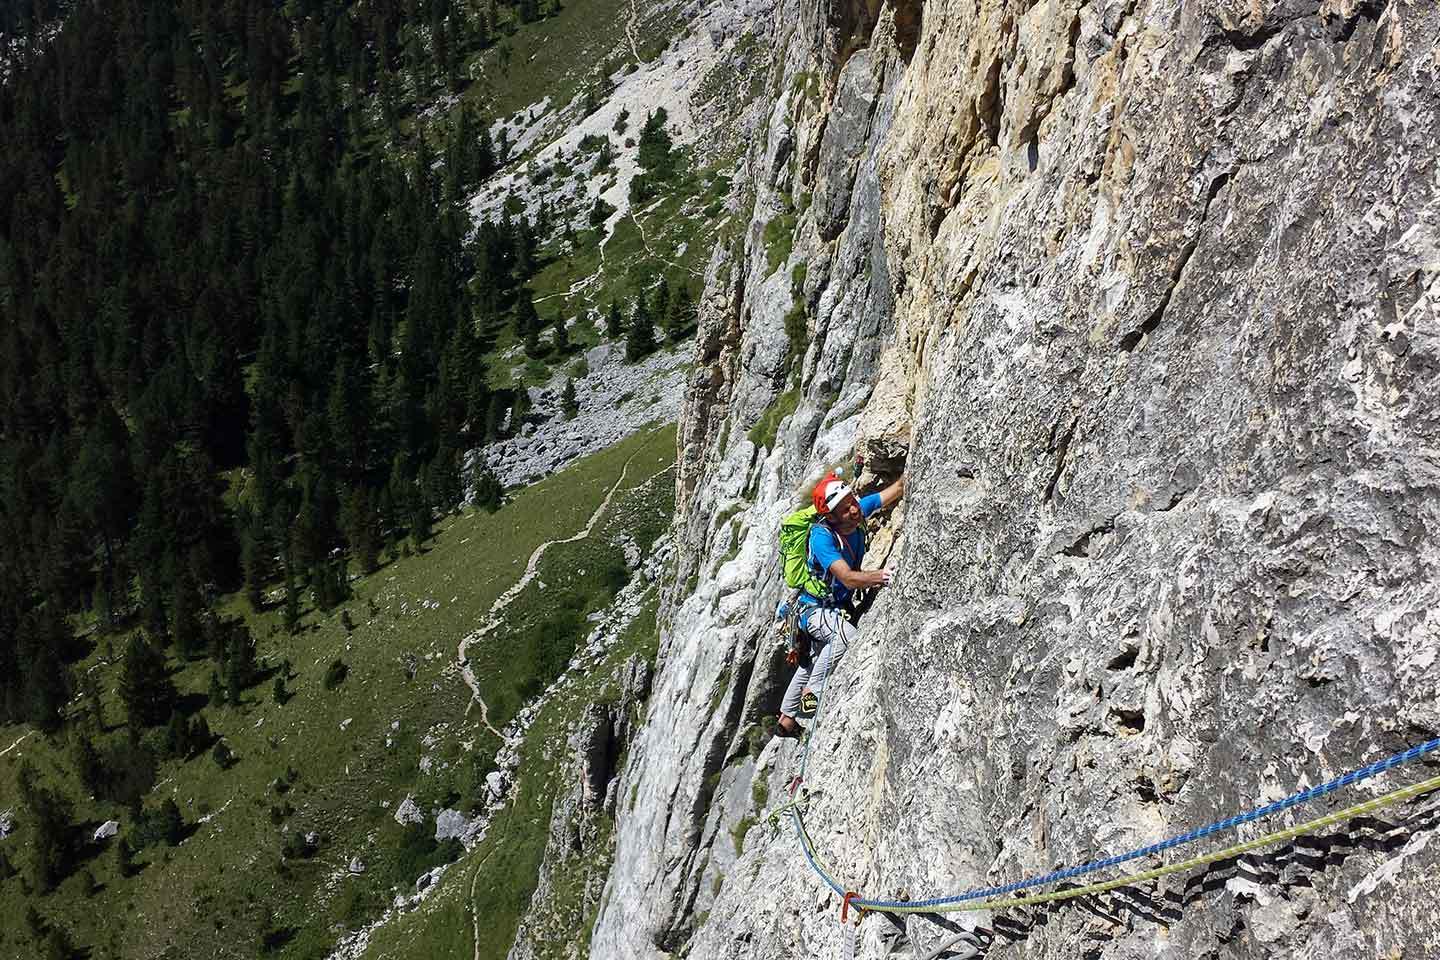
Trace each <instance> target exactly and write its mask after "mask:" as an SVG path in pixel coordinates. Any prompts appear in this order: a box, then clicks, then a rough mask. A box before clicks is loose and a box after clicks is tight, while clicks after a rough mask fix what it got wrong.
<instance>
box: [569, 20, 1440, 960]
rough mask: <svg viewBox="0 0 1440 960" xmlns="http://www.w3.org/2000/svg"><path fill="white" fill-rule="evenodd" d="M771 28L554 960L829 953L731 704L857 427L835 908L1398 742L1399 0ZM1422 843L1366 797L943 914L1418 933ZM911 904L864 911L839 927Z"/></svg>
mask: <svg viewBox="0 0 1440 960" xmlns="http://www.w3.org/2000/svg"><path fill="white" fill-rule="evenodd" d="M776 22H777V23H781V24H789V25H791V26H787V27H784V28H783V29H779V32H778V33H777V36H776V37H775V42H774V45H773V51H774V53H773V73H772V81H774V83H773V86H772V88H771V95H772V97H773V106H772V109H771V111H770V113H769V115H768V116H769V119H768V122H767V123H766V124H765V125H764V126H763V127H762V128H761V129H760V130H759V135H758V136H757V138H756V142H755V143H754V144H753V146H752V149H751V152H750V154H749V159H748V162H747V164H746V166H745V169H744V170H743V171H742V177H741V179H740V181H739V183H740V186H741V189H742V191H743V193H744V196H745V198H746V202H747V204H748V213H749V217H750V223H749V226H748V228H747V229H746V230H745V231H744V233H743V234H742V235H741V236H740V237H739V238H738V240H737V242H735V243H732V244H729V245H727V246H723V247H721V248H720V249H717V251H716V254H715V256H714V258H713V259H712V262H711V264H710V269H709V274H708V282H707V289H706V293H705V296H704V298H703V300H702V302H701V327H700V331H699V335H698V337H697V344H696V352H695V358H694V359H695V369H694V371H693V372H692V373H691V374H690V381H689V385H688V389H687V397H686V405H685V410H684V413H683V415H682V422H681V430H680V443H681V457H682V461H681V464H680V472H679V480H678V483H679V496H680V502H681V509H682V515H681V517H680V519H679V524H680V528H679V534H678V536H679V537H680V543H679V549H678V551H677V555H678V563H677V573H676V575H675V576H674V577H673V580H672V585H671V587H670V592H669V595H668V597H667V603H666V606H665V609H664V611H663V614H662V620H663V622H664V623H665V624H666V627H667V629H666V631H665V633H664V636H663V638H662V648H661V658H660V663H659V667H658V672H657V675H656V677H655V679H654V692H653V693H652V694H651V697H650V706H649V708H648V711H647V714H646V717H645V724H644V726H643V727H642V729H641V730H640V731H639V733H638V735H637V737H636V740H635V743H634V745H633V746H632V748H631V749H630V751H629V752H628V754H627V759H626V763H625V766H624V769H623V772H622V774H621V780H620V783H619V795H620V796H621V797H622V798H626V799H625V800H624V801H623V802H622V803H620V804H619V806H618V821H617V828H616V829H617V834H616V854H615V856H616V860H615V866H614V868H613V870H612V872H611V875H610V878H609V881H608V883H607V886H606V890H605V895H604V899H603V906H602V909H601V913H600V917H599V919H598V921H597V923H596V927H595V933H594V939H593V942H592V944H591V954H590V955H591V956H592V957H596V958H632V957H640V958H648V957H661V956H668V955H671V954H674V953H676V952H678V951H680V950H681V949H684V950H686V951H687V955H689V956H695V957H702V956H703V957H706V958H740V957H746V958H774V957H785V956H811V955H823V956H833V955H835V951H836V950H838V949H839V947H838V943H839V938H840V936H841V930H840V927H839V925H838V924H837V923H836V922H835V920H836V917H837V914H838V907H839V901H838V898H837V897H835V896H834V895H833V894H831V893H830V891H829V890H828V889H827V888H826V887H824V886H822V885H821V884H820V883H819V882H818V881H817V880H816V879H815V877H814V876H813V875H812V874H811V873H810V871H809V870H808V869H807V867H806V865H805V861H804V859H803V858H802V856H801V853H800V849H799V846H798V843H797V841H796V839H795V837H794V835H793V833H792V832H791V831H790V830H789V829H788V828H782V829H779V830H774V829H772V828H771V827H770V826H768V825H767V824H765V823H764V822H763V811H765V810H768V809H770V808H773V807H774V806H776V805H777V804H778V803H779V801H780V800H781V799H782V798H783V791H784V786H785V784H786V783H787V782H788V781H789V780H790V778H791V777H793V775H794V772H795V769H796V764H797V762H798V760H797V755H796V751H797V748H796V747H795V746H794V745H793V744H792V743H790V742H771V741H767V739H766V737H765V734H764V730H763V727H762V725H761V722H762V720H763V719H764V718H765V717H766V716H767V715H769V714H772V713H773V712H774V710H775V708H776V707H777V706H778V701H779V694H780V688H781V685H782V684H783V682H784V681H785V679H786V670H785V668H784V664H783V659H782V652H781V649H780V647H779V646H778V644H777V642H776V638H775V634H774V631H773V629H772V625H771V621H772V613H773V610H774V607H775V603H776V601H777V600H778V599H779V597H780V591H781V588H780V584H779V580H778V572H777V563H776V553H775V530H776V525H777V523H778V520H779V518H780V517H781V516H783V515H784V514H785V513H786V512H787V511H788V510H789V509H791V508H793V507H794V506H796V505H798V503H799V502H800V500H801V493H802V491H803V489H804V488H805V486H806V484H807V483H809V482H811V481H813V480H814V479H815V478H816V477H817V476H818V475H819V473H820V472H821V470H822V469H824V468H827V467H830V466H833V465H835V464H837V463H842V462H843V463H847V464H848V462H849V460H850V458H851V457H852V456H854V455H855V454H856V453H859V454H862V455H863V456H864V458H865V466H864V472H863V474H862V481H867V482H883V481H885V480H888V479H890V478H892V477H893V476H895V475H896V474H897V473H898V472H899V471H900V470H901V469H904V470H905V471H906V472H907V477H908V485H907V496H906V500H905V501H904V502H903V504H902V507H901V509H900V510H897V511H896V513H895V514H894V515H893V516H892V517H891V518H890V519H889V521H888V522H887V525H886V526H885V528H884V529H882V530H881V531H879V532H877V535H876V538H875V540H874V541H873V546H872V556H871V558H870V559H869V560H868V562H867V566H868V565H874V564H875V563H877V562H878V561H881V560H884V561H885V562H887V563H888V565H891V566H893V567H894V568H895V569H896V571H897V577H896V580H895V584H894V586H893V587H892V588H891V589H890V590H888V591H887V592H885V593H884V594H882V595H881V597H880V599H879V602H878V603H877V604H876V605H875V608H874V609H873V611H872V612H871V613H870V614H869V616H868V617H867V618H866V620H865V621H864V622H863V624H862V634H863V639H862V642H861V643H860V644H858V645H857V646H856V647H854V648H852V650H851V651H850V652H849V654H848V655H847V656H846V658H845V659H844V660H843V661H842V663H841V665H840V667H839V669H838V672H837V673H836V675H835V677H834V679H833V680H832V683H831V685H830V687H829V689H828V691H827V694H828V695H827V698H826V703H825V707H824V718H825V719H824V723H823V725H822V727H821V729H820V731H819V733H818V735H817V736H816V738H815V741H814V744H813V746H812V748H811V753H810V760H809V765H808V770H807V775H806V784H807V786H808V787H809V789H810V791H811V793H812V800H811V803H810V805H809V812H808V814H807V821H808V823H809V825H810V832H811V835H812V836H813V838H814V841H815V843H816V845H817V847H818V848H819V849H820V850H821V851H822V853H823V855H824V858H825V859H826V861H827V862H828V863H829V865H830V866H831V867H832V868H833V869H834V871H835V872H836V873H837V875H838V876H839V877H840V878H841V882H842V883H843V884H844V885H846V886H848V887H850V888H853V889H859V890H863V891H865V892H866V893H867V894H868V895H872V896H887V897H898V896H900V895H901V894H908V895H910V896H914V897H927V896H940V895H945V894H949V893H954V892H959V891H962V890H965V889H968V888H970V887H973V886H975V885H978V884H994V883H1005V882H1010V881H1014V880H1018V879H1022V878H1024V877H1027V876H1030V875H1033V874H1036V873H1042V872H1045V871H1047V870H1049V869H1051V868H1053V867H1056V866H1060V865H1066V864H1071V863H1080V862H1084V861H1086V860H1089V859H1092V858H1094V857H1098V856H1106V855H1109V854H1113V853H1117V852H1120V851H1123V850H1127V849H1129V848H1131V847H1135V846H1139V845H1143V844H1145V843H1149V842H1153V841H1156V840H1159V839H1163V838H1164V837H1166V836H1170V835H1172V834H1175V833H1180V832H1183V831H1185V830H1187V829H1190V828H1193V827H1196V826H1199V825H1203V824H1205V823H1208V822H1210V821H1213V820H1216V819H1220V818H1223V817H1226V816H1229V815H1230V814H1232V813H1237V812H1241V811H1244V810H1248V809H1250V808H1252V807H1255V806H1258V805H1260V804H1262V803H1264V802H1267V801H1269V800H1274V799H1277V798H1279V797H1281V796H1284V795H1286V794H1288V793H1291V792H1293V791H1295V790H1297V789H1301V788H1303V787H1306V786H1310V785H1313V784H1315V783H1317V782H1320V781H1321V780H1324V779H1328V778H1330V777H1333V776H1335V775H1337V774H1339V773H1342V772H1344V771H1346V770H1349V769H1353V768H1355V767H1358V766H1360V765H1363V764H1365V763H1367V762H1370V761H1373V760H1376V759H1379V758H1381V757H1384V756H1387V755H1389V754H1391V753H1394V752H1396V751H1398V750H1400V749H1403V748H1404V747H1405V746H1407V745H1410V744H1413V743H1417V742H1421V741H1424V740H1427V739H1429V738H1432V737H1435V736H1437V735H1440V682H1437V672H1436V670H1435V665H1436V663H1437V661H1440V615H1437V614H1436V613H1434V612H1433V609H1434V608H1435V607H1436V599H1437V594H1440V587H1437V583H1440V578H1437V572H1440V571H1437V565H1440V538H1437V534H1440V452H1437V451H1440V403H1437V400H1440V396H1437V387H1440V332H1437V330H1440V328H1437V322H1440V164H1437V159H1436V158H1437V156H1440V150H1437V147H1440V93H1437V91H1440V53H1437V49H1440V48H1437V47H1436V38H1437V36H1440V7H1437V6H1436V5H1435V4H1434V3H1431V2H1418V0H1415V2H1412V0H1395V2H1393V3H1389V4H1371V3H1359V2H1349V0H1296V2H1287V3H1283V4H1253V3H1241V2H1238V0H1194V2H1185V3H1177V2H1173V0H1146V2H1140V3H1129V4H1127V3H1122V2H1118V0H1114V2H1110V0H1091V2H1088V3H1083V4H1082V3H1079V2H1076V0H1041V2H1039V3H1033V2H1029V0H1026V2H1019V0H978V2H975V0H963V2H962V0H932V2H930V3H928V4H925V5H923V7H922V6H921V5H919V4H915V3H913V2H911V0H906V2H903V3H899V4H895V3H890V4H879V5H876V4H851V3H848V2H846V0H790V2H787V3H784V4H782V5H781V6H780V8H779V9H778V10H777V11H776ZM1435 770H1436V764H1435V763H1433V762H1432V763H1429V764H1411V765H1409V766H1407V767H1402V768H1400V769H1398V770H1395V771H1392V772H1390V773H1387V774H1386V775H1384V776H1382V777H1380V778H1378V779H1377V780H1375V781H1371V782H1368V783H1367V784H1365V785H1362V786H1356V787H1352V788H1349V789H1348V790H1347V791H1346V792H1345V793H1344V794H1343V795H1341V796H1340V797H1339V798H1338V800H1336V801H1335V804H1334V805H1328V806H1327V803H1329V801H1325V802H1320V803H1317V804H1311V805H1308V806H1306V807H1302V808H1299V809H1297V810H1295V811H1292V812H1291V813H1289V814H1286V815H1284V816H1283V817H1280V818H1277V819H1276V820H1273V821H1267V822H1266V823H1265V824H1263V825H1260V826H1263V827H1268V828H1269V829H1278V828H1279V827H1280V826H1284V825H1288V824H1290V823H1295V822H1299V820H1301V819H1308V818H1310V817H1314V816H1319V815H1320V814H1321V813H1323V812H1328V811H1330V810H1333V809H1336V808H1337V806H1338V805H1339V804H1344V803H1353V802H1358V801H1359V800H1360V799H1362V798H1368V797H1370V796H1374V795H1376V794H1377V793H1378V792H1380V791H1383V790H1386V789H1393V788H1394V787H1397V786H1400V785H1402V784H1406V783H1411V782H1414V781H1417V780H1419V779H1422V778H1424V777H1425V776H1427V775H1430V776H1433V775H1434V772H1435ZM757 821H760V822H758V823H757ZM1435 821H1436V804H1435V801H1433V800H1432V801H1431V802H1430V803H1429V805H1428V806H1426V805H1425V804H1424V803H1423V802H1421V803H1418V804H1411V805H1409V806H1401V807H1398V808H1395V809H1393V810H1389V811H1382V812H1381V813H1380V814H1379V815H1378V817H1377V818H1375V819H1369V820H1364V821H1361V822H1358V823H1350V824H1348V825H1344V826H1341V827H1335V828H1331V830H1330V831H1329V832H1328V833H1326V834H1324V835H1322V836H1321V837H1319V838H1318V839H1315V840H1311V841H1306V842H1303V843H1301V844H1298V845H1295V846H1290V847H1279V848H1275V849H1274V850H1272V851H1270V852H1268V853H1258V854H1254V855H1251V856H1250V857H1248V858H1246V859H1244V860H1243V861H1239V862H1237V861H1233V860H1232V861H1228V862H1222V863H1220V864H1218V865H1215V866H1212V867H1211V868H1209V870H1208V871H1203V872H1198V873H1194V874H1190V875H1188V876H1178V877H1174V878H1170V879H1167V880H1165V881H1162V882H1161V883H1160V884H1159V885H1158V886H1157V885H1155V884H1150V885H1145V886H1140V887H1136V888H1130V889H1128V890H1122V891H1117V892H1115V893H1112V894H1107V895H1105V896H1102V897H1099V898H1092V899H1089V900H1086V901H1085V902H1084V905H1080V904H1078V903H1075V902H1070V903H1069V904H1066V905H1060V906H1056V907H1054V908H1051V909H1049V910H1047V911H1046V912H1043V913H1039V914H1036V913H1029V912H1025V911H1010V912H1007V913H1005V914H1003V915H1002V914H991V913H986V912H981V913H979V914H961V915H956V916H957V917H958V918H959V919H958V920H957V922H958V924H959V925H960V926H962V927H977V928H978V931H979V937H980V940H981V942H982V943H984V944H985V945H986V955H987V956H994V957H1002V956H1003V957H1045V958H1057V960H1058V958H1061V957H1075V956H1084V957H1087V958H1121V957H1126V958H1128V957H1141V956H1155V955H1168V956H1176V957H1217V958H1218V957H1226V958H1230V957H1237V958H1240V957H1243V958H1251V957H1254V958H1259V957H1309V956H1412V955H1413V956H1417V957H1419V956H1433V955H1437V954H1440V920H1437V916H1436V914H1435V912H1434V910H1433V903H1434V898H1435V893H1436V887H1435V881H1434V879H1433V878H1434V876H1435V875H1436V872H1437V870H1440V843H1436V842H1434V840H1433V837H1434V830H1435ZM782 827H783V825H782ZM1248 829H1249V830H1250V831H1251V832H1248V833H1242V834H1240V835H1239V836H1236V835H1234V834H1231V835H1229V836H1230V837H1234V839H1242V838H1247V837H1250V836H1254V835H1256V833H1257V832H1258V831H1257V830H1256V828H1255V827H1251V828H1248ZM1224 842H1225V841H1224V840H1223V839H1221V838H1216V839H1215V840H1213V841H1206V842H1202V843H1200V844H1197V845H1195V846H1194V847H1192V848H1186V849H1185V850H1183V851H1177V852H1178V853H1189V852H1195V853H1199V852H1202V851H1205V850H1210V849H1216V848H1217V846H1219V845H1220V844H1222V843H1224ZM1232 842H1233V840H1232ZM1153 865H1155V861H1153V860H1150V861H1142V862H1141V864H1137V865H1136V869H1137V870H1138V869H1143V868H1144V867H1148V866H1153ZM1115 873H1116V871H1111V872H1108V873H1106V874H1105V876H1107V877H1108V876H1113V875H1115ZM942 932H943V931H942V930H941V929H940V928H939V927H936V926H935V925H933V924H930V923H928V921H924V920H920V919H912V920H910V921H908V923H905V924H892V923H889V922H888V921H887V920H886V919H884V918H883V917H873V918H871V919H869V920H867V922H866V923H865V924H863V925H862V927H861V938H860V939H861V943H860V947H859V951H858V953H857V955H859V956H868V957H879V956H888V955H891V954H896V955H925V953H926V952H928V951H930V950H932V949H934V947H935V946H936V945H938V943H940V942H941V940H942V937H941V933H942ZM947 936H948V934H947Z"/></svg>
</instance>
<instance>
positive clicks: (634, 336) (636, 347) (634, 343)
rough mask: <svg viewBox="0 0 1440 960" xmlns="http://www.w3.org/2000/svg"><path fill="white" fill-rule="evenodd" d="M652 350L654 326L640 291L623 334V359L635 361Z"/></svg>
mask: <svg viewBox="0 0 1440 960" xmlns="http://www.w3.org/2000/svg"><path fill="white" fill-rule="evenodd" d="M654 352H655V326H654V321H653V320H652V319H651V316H650V310H649V307H648V306H646V303H645V294H644V293H643V292H642V293H641V294H640V295H639V296H638V297H636V298H635V309H634V311H633V312H632V313H631V314H630V326H629V330H627V331H626V335H625V360H626V362H628V363H635V362H636V361H637V360H641V359H643V358H645V357H647V356H649V355H650V354H652V353H654Z"/></svg>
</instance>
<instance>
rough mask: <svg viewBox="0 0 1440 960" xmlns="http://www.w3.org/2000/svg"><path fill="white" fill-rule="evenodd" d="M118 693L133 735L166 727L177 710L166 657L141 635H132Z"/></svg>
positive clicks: (126, 651)
mask: <svg viewBox="0 0 1440 960" xmlns="http://www.w3.org/2000/svg"><path fill="white" fill-rule="evenodd" d="M119 693H120V702H121V703H123V704H124V705H125V712H126V722H127V723H128V724H129V726H130V729H131V731H132V733H133V732H138V731H139V730H140V729H141V728H144V727H153V726H156V725H158V724H161V723H164V722H165V721H166V720H167V719H168V718H169V716H170V712H171V711H172V710H173V709H174V708H175V702H176V700H177V698H178V694H177V693H176V691H175V684H174V683H172V682H171V681H170V673H169V667H168V665H167V664H166V662H165V654H164V653H163V652H161V651H160V650H159V649H158V648H156V647H155V646H153V645H152V644H151V643H150V642H149V641H147V640H146V639H145V636H144V635H143V634H141V633H138V632H137V633H135V634H133V635H132V636H131V637H130V643H129V646H127V647H126V649H125V663H124V665H123V666H122V668H121V672H120V686H119Z"/></svg>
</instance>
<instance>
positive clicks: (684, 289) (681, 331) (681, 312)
mask: <svg viewBox="0 0 1440 960" xmlns="http://www.w3.org/2000/svg"><path fill="white" fill-rule="evenodd" d="M670 316H671V320H670V326H669V331H668V333H669V337H670V342H671V343H678V342H679V341H681V340H683V339H685V336H686V334H688V333H689V332H690V331H691V330H693V329H694V328H695V321H696V315H695V301H694V300H692V299H691V297H690V286H689V284H684V283H682V284H680V289H679V291H678V292H677V293H676V294H675V300H674V302H673V303H672V304H671V306H670Z"/></svg>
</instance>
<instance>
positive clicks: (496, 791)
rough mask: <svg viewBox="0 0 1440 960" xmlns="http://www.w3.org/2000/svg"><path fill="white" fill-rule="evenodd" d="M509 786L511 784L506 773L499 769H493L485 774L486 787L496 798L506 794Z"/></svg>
mask: <svg viewBox="0 0 1440 960" xmlns="http://www.w3.org/2000/svg"><path fill="white" fill-rule="evenodd" d="M509 788H510V784H509V783H508V782H507V781H506V779H505V774H503V773H501V772H500V771H499V770H491V771H490V772H489V773H487V774H485V789H486V790H488V791H489V792H490V796H491V797H493V798H494V799H496V800H499V799H500V798H501V797H503V796H505V791H506V790H508V789H509Z"/></svg>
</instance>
